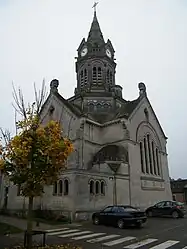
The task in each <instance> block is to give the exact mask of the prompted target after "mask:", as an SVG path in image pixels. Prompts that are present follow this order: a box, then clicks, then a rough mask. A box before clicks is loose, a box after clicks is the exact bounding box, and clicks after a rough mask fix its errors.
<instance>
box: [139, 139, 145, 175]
mask: <svg viewBox="0 0 187 249" xmlns="http://www.w3.org/2000/svg"><path fill="white" fill-rule="evenodd" d="M143 156H144V155H143V145H142V142H140V160H141V170H142V173H145V170H144V160H143Z"/></svg>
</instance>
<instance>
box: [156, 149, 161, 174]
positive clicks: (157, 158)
mask: <svg viewBox="0 0 187 249" xmlns="http://www.w3.org/2000/svg"><path fill="white" fill-rule="evenodd" d="M156 164H157V172H158V175H159V176H160V164H159V155H158V148H156Z"/></svg>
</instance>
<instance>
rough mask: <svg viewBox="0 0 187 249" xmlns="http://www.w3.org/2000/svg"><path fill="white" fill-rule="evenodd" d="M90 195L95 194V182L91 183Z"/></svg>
mask: <svg viewBox="0 0 187 249" xmlns="http://www.w3.org/2000/svg"><path fill="white" fill-rule="evenodd" d="M90 194H94V181H93V180H91V181H90Z"/></svg>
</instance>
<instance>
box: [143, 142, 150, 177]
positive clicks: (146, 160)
mask: <svg viewBox="0 0 187 249" xmlns="http://www.w3.org/2000/svg"><path fill="white" fill-rule="evenodd" d="M143 142H144V156H145V167H146V173H147V174H149V165H148V159H147V144H146V138H144V140H143Z"/></svg>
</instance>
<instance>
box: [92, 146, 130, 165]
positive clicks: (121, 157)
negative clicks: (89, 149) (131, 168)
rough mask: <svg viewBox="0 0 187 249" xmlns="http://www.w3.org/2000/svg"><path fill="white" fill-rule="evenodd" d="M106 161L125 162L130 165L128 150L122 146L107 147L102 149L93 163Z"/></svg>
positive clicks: (95, 156)
mask: <svg viewBox="0 0 187 249" xmlns="http://www.w3.org/2000/svg"><path fill="white" fill-rule="evenodd" d="M105 161H123V162H127V163H128V161H129V160H128V150H127V149H126V148H124V147H123V146H121V145H107V146H104V147H103V148H102V149H100V150H99V151H98V152H97V153H96V154H95V155H94V157H93V163H104V162H105Z"/></svg>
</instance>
